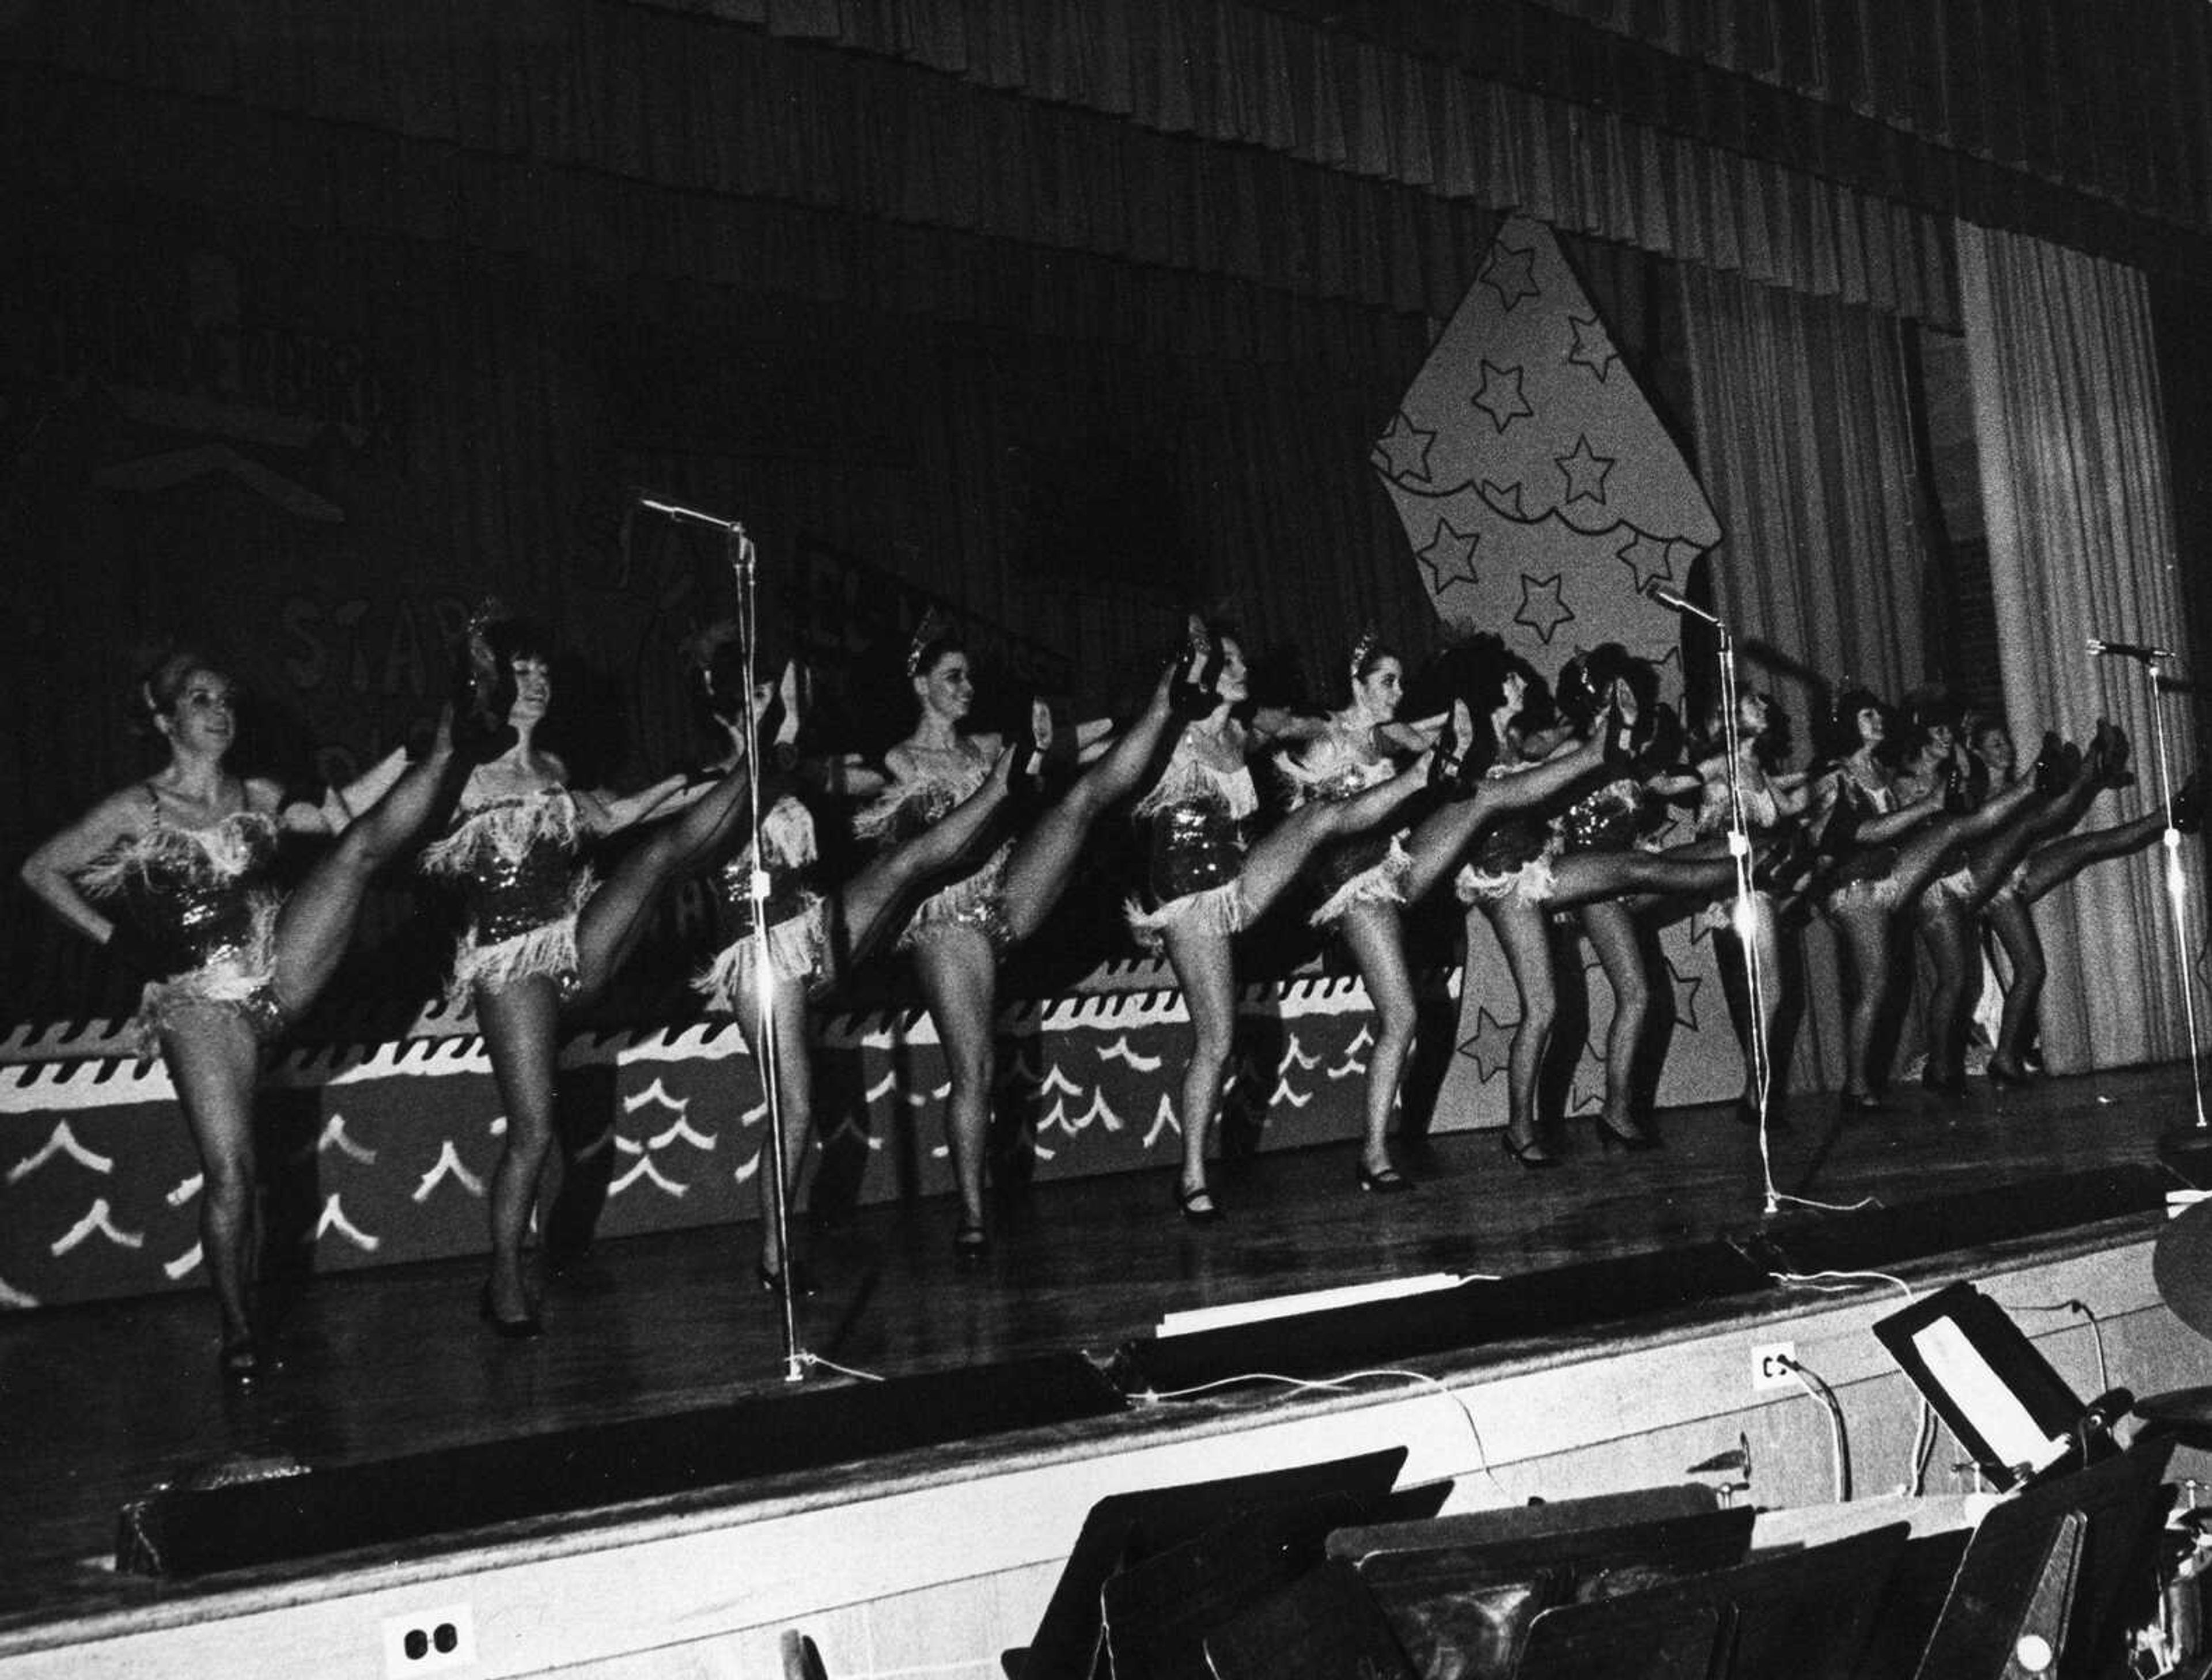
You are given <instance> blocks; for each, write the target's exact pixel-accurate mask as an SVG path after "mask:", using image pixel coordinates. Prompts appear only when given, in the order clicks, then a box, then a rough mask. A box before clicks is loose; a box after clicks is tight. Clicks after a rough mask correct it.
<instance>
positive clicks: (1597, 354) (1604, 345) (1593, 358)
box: [1567, 315, 1620, 385]
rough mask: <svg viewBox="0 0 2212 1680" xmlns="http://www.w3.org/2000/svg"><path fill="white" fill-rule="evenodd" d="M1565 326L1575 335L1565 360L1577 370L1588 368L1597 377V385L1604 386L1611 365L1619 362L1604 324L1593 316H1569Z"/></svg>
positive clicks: (1618, 353) (1617, 353) (1618, 354)
mask: <svg viewBox="0 0 2212 1680" xmlns="http://www.w3.org/2000/svg"><path fill="white" fill-rule="evenodd" d="M1567 326H1568V327H1569V328H1570V329H1571V331H1572V332H1573V333H1574V335H1575V344H1574V348H1573V349H1572V350H1569V351H1568V352H1567V360H1568V361H1570V362H1573V363H1574V364H1575V365H1576V366H1577V367H1578V368H1589V370H1590V372H1592V373H1593V374H1596V375H1597V380H1598V383H1599V384H1601V385H1602V384H1604V383H1605V376H1606V374H1608V373H1610V372H1611V371H1612V369H1613V363H1614V362H1618V361H1620V352H1619V351H1617V350H1614V349H1613V339H1612V338H1611V336H1610V335H1609V334H1607V332H1606V330H1605V323H1604V322H1603V321H1601V320H1599V319H1598V318H1597V317H1596V316H1595V315H1570V316H1568V317H1567Z"/></svg>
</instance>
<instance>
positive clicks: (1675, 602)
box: [1644, 583, 1721, 630]
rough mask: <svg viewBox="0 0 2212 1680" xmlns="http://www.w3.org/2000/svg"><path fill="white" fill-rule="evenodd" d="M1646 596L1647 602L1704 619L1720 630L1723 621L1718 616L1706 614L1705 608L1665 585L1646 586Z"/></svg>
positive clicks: (1653, 584) (1648, 584)
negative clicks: (1685, 598)
mask: <svg viewBox="0 0 2212 1680" xmlns="http://www.w3.org/2000/svg"><path fill="white" fill-rule="evenodd" d="M1644 598H1645V599H1646V600H1650V601H1653V602H1655V603H1656V604H1657V605H1658V606H1663V607H1665V608H1666V609H1667V610H1668V612H1686V613H1688V614H1689V615H1690V616H1691V617H1692V618H1702V619H1704V620H1705V622H1706V623H1707V624H1711V626H1712V627H1713V628H1714V629H1715V630H1718V629H1719V628H1720V627H1721V621H1720V619H1719V618H1717V616H1715V615H1714V614H1712V613H1711V612H1706V611H1705V608H1703V607H1702V606H1699V605H1697V603H1696V602H1694V601H1687V600H1683V599H1682V597H1681V596H1680V595H1678V594H1676V593H1674V591H1673V590H1672V589H1669V588H1668V587H1667V586H1666V585H1665V584H1663V583H1647V584H1645V585H1644Z"/></svg>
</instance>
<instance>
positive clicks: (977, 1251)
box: [952, 1214, 991, 1265]
mask: <svg viewBox="0 0 2212 1680" xmlns="http://www.w3.org/2000/svg"><path fill="white" fill-rule="evenodd" d="M990 1253H991V1233H990V1232H989V1231H988V1230H987V1228H985V1227H984V1224H983V1221H982V1220H980V1219H969V1217H968V1216H967V1215H966V1214H962V1215H961V1216H960V1222H959V1224H957V1225H956V1226H954V1227H952V1257H953V1258H954V1259H956V1260H959V1261H962V1262H964V1263H969V1264H971V1265H972V1264H975V1263H977V1262H979V1261H982V1260H986V1259H988V1258H989V1257H990Z"/></svg>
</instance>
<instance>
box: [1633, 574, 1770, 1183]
mask: <svg viewBox="0 0 2212 1680" xmlns="http://www.w3.org/2000/svg"><path fill="white" fill-rule="evenodd" d="M1646 594H1647V596H1648V598H1649V599H1650V600H1652V601H1654V602H1656V603H1657V604H1658V605H1659V606H1664V607H1668V608H1671V609H1672V610H1673V611H1674V612H1680V613H1686V614H1688V615H1689V616H1690V617H1692V618H1700V619H1703V620H1704V621H1705V623H1706V624H1710V625H1711V626H1712V629H1713V633H1714V635H1715V636H1717V637H1718V638H1719V651H1718V653H1717V659H1718V660H1719V662H1720V675H1721V739H1722V751H1723V753H1724V754H1725V762H1726V764H1727V766H1728V794H1729V829H1728V849H1729V861H1731V862H1733V863H1734V864H1735V910H1734V911H1733V912H1732V914H1731V916H1730V918H1729V919H1730V921H1731V922H1732V923H1733V925H1734V926H1735V942H1736V945H1737V947H1738V948H1739V949H1740V950H1741V952H1742V953H1743V983H1744V997H1745V1013H1746V1014H1747V1016H1748V1017H1749V1020H1750V1027H1751V1031H1750V1033H1749V1035H1748V1036H1749V1038H1750V1040H1751V1088H1752V1090H1753V1092H1754V1093H1756V1094H1757V1098H1758V1102H1759V1166H1760V1167H1761V1169H1762V1172H1763V1173H1764V1176H1765V1181H1766V1205H1765V1210H1764V1211H1765V1212H1766V1213H1768V1214H1778V1213H1780V1212H1781V1211H1782V1197H1781V1195H1780V1193H1779V1192H1778V1190H1776V1189H1775V1187H1774V1163H1773V1159H1772V1155H1771V1150H1770V1147H1769V1145H1768V1142H1767V1135H1766V1133H1767V1123H1766V1122H1767V1099H1768V1096H1769V1094H1770V1093H1771V1090H1772V1088H1773V1082H1774V1064H1773V1060H1772V1056H1771V1050H1770V1047H1769V1045H1768V1044H1767V1042H1766V977H1765V971H1764V970H1763V969H1762V968H1761V966H1760V964H1759V940H1758V939H1757V938H1756V937H1755V936H1754V929H1755V928H1756V927H1757V925H1758V920H1759V911H1758V910H1757V908H1756V907H1755V905H1754V904H1753V898H1754V896H1755V895H1754V892H1753V886H1752V883H1751V876H1752V864H1751V830H1750V828H1749V826H1748V825H1747V824H1746V823H1745V821H1744V818H1743V779H1742V770H1741V754H1742V750H1743V728H1742V726H1741V723H1739V722H1738V721H1737V719H1736V689H1735V634H1734V633H1733V632H1732V631H1731V630H1729V627H1728V623H1727V621H1726V620H1725V619H1723V618H1722V617H1721V616H1720V615H1719V614H1718V613H1717V612H1707V611H1706V610H1705V608H1704V607H1701V606H1698V605H1697V604H1696V603H1694V602H1692V601H1689V600H1684V599H1683V598H1682V597H1681V596H1680V595H1677V594H1675V593H1673V592H1671V591H1662V590H1661V589H1659V588H1657V587H1656V586H1655V587H1653V588H1651V589H1650V590H1648V591H1646Z"/></svg>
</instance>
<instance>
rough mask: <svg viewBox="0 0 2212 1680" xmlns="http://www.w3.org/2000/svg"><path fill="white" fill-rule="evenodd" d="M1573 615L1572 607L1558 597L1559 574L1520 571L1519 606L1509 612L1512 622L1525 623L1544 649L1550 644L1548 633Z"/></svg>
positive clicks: (1569, 620)
mask: <svg viewBox="0 0 2212 1680" xmlns="http://www.w3.org/2000/svg"><path fill="white" fill-rule="evenodd" d="M1574 616H1575V610H1574V609H1573V608H1572V607H1571V606H1568V605H1567V604H1566V602H1565V601H1564V600H1560V598H1559V573H1557V572H1553V574H1552V575H1550V576H1549V577H1531V576H1529V575H1528V573H1526V572H1523V573H1522V574H1521V606H1520V608H1519V610H1518V611H1516V612H1515V613H1514V615H1513V622H1514V623H1515V624H1526V625H1527V626H1528V628H1529V629H1530V630H1534V631H1535V632H1536V636H1537V638H1538V639H1539V640H1540V641H1541V642H1543V644H1544V645H1545V646H1546V647H1547V648H1548V647H1550V646H1551V645H1552V632H1553V631H1554V630H1558V629H1559V626H1560V625H1561V624H1567V623H1570V622H1571V621H1572V619H1573V618H1574Z"/></svg>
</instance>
